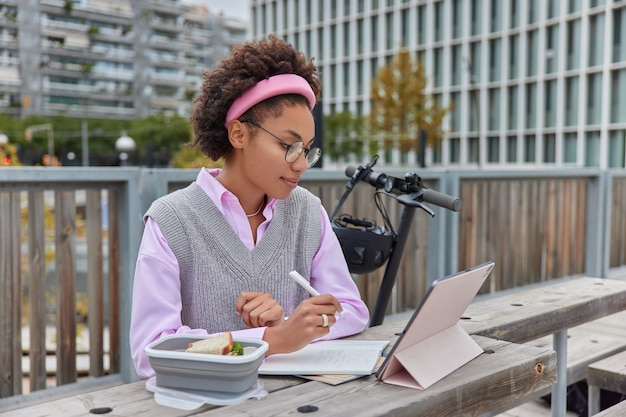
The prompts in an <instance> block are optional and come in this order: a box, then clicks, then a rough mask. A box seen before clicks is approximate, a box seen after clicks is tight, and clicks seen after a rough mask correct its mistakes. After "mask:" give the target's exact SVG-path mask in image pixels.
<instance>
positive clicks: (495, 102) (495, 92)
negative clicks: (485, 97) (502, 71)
mask: <svg viewBox="0 0 626 417" xmlns="http://www.w3.org/2000/svg"><path fill="white" fill-rule="evenodd" d="M487 118H488V129H489V130H499V129H500V88H491V89H489V111H488V114H487Z"/></svg>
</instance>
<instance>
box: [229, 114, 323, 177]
mask: <svg viewBox="0 0 626 417" xmlns="http://www.w3.org/2000/svg"><path fill="white" fill-rule="evenodd" d="M241 122H242V123H250V124H251V125H253V126H256V127H258V128H259V129H261V130H263V131H264V132H265V133H267V134H269V135H271V136H273V137H274V138H275V139H278V140H279V141H280V143H282V144H283V146H284V147H285V149H286V150H287V151H286V152H285V161H287V162H288V163H292V162H296V160H297V159H298V158H300V155H302V153H304V157H305V158H306V165H307V168H311V167H312V166H313V165H315V163H316V162H317V161H318V159H320V156H321V155H322V150H321V149H320V148H305V147H304V142H302V141H301V140H299V141H297V142H294V143H287V142H285V141H284V140H282V139H281V138H279V137H278V136H276V135H275V134H273V133H272V132H270V131H269V130H267V129H266V128H264V127H263V126H261V125H260V124H258V123H257V122H255V121H254V120H250V119H245V120H241Z"/></svg>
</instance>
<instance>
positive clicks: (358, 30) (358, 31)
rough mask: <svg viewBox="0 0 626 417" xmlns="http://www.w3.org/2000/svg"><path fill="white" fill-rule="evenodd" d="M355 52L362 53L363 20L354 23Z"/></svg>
mask: <svg viewBox="0 0 626 417" xmlns="http://www.w3.org/2000/svg"><path fill="white" fill-rule="evenodd" d="M356 52H357V54H359V55H361V54H362V53H363V19H359V20H357V21H356Z"/></svg>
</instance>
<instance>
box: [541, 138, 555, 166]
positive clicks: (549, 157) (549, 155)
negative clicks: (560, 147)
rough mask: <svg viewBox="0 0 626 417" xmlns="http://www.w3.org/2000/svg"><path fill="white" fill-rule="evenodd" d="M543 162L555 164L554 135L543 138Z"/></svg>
mask: <svg viewBox="0 0 626 417" xmlns="http://www.w3.org/2000/svg"><path fill="white" fill-rule="evenodd" d="M543 162H544V163H547V164H549V163H555V162H556V135H554V134H548V135H544V136H543Z"/></svg>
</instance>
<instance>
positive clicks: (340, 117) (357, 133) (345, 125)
mask: <svg viewBox="0 0 626 417" xmlns="http://www.w3.org/2000/svg"><path fill="white" fill-rule="evenodd" d="M366 135H367V123H366V121H365V120H364V119H363V117H358V116H354V115H353V114H352V113H350V112H348V111H345V112H342V113H335V114H331V115H328V116H325V117H324V153H325V154H326V155H328V156H329V157H330V158H331V159H338V158H339V157H341V156H346V155H349V154H354V155H356V156H357V158H360V157H361V156H362V155H363V152H364V150H363V146H364V143H365V139H364V138H366Z"/></svg>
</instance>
